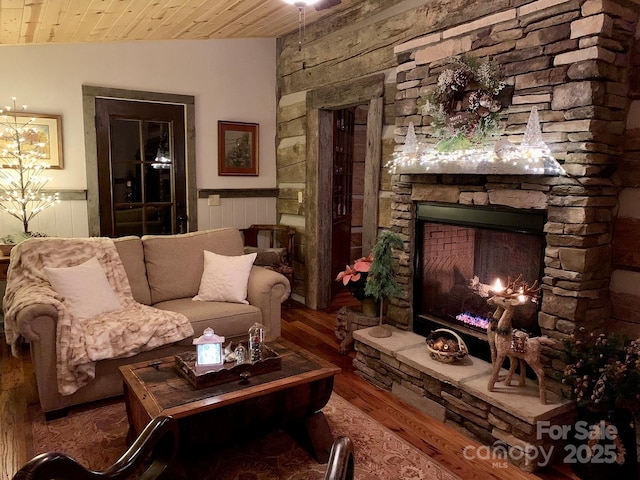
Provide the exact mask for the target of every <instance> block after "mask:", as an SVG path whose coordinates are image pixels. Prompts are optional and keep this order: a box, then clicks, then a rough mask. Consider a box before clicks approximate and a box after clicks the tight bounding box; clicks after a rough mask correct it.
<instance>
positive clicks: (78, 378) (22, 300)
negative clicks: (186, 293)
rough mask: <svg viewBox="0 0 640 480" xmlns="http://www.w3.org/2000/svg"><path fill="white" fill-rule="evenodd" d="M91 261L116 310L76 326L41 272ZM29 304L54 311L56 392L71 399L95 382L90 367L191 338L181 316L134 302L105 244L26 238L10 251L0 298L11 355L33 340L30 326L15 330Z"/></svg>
mask: <svg viewBox="0 0 640 480" xmlns="http://www.w3.org/2000/svg"><path fill="white" fill-rule="evenodd" d="M92 257H96V258H97V259H98V262H99V263H100V265H101V266H102V268H103V269H104V272H105V274H106V276H107V280H108V281H109V284H110V285H111V287H112V288H113V291H114V292H115V294H116V296H117V298H118V300H119V302H120V304H121V305H122V310H117V311H112V312H108V313H103V314H99V315H96V316H94V317H91V318H87V319H84V320H76V319H75V318H74V317H73V316H72V315H71V314H70V313H69V310H68V309H67V307H66V306H65V303H64V301H63V300H64V299H63V298H62V297H61V296H60V295H58V294H57V293H56V292H55V291H54V290H53V288H52V287H51V285H50V284H49V281H48V280H47V277H46V275H45V272H44V267H71V266H75V265H79V264H81V263H84V262H86V261H87V260H90V259H91V258H92ZM35 304H45V305H52V306H53V307H55V308H56V310H57V311H58V319H57V324H56V351H57V359H56V360H57V361H56V368H57V376H58V390H59V392H60V394H61V395H71V394H72V393H74V392H75V391H77V390H78V389H79V388H80V387H82V386H84V385H86V384H87V383H89V382H90V381H91V380H93V379H94V378H95V362H97V361H98V360H104V359H108V358H118V357H129V356H132V355H135V354H137V353H139V352H142V351H146V350H152V349H154V348H156V347H159V346H161V345H165V344H168V343H173V342H177V341H179V340H182V339H184V338H186V337H189V336H190V335H193V328H192V326H191V323H190V322H189V320H188V319H187V318H186V317H185V316H184V315H182V314H179V313H175V312H169V311H165V310H160V309H157V308H153V307H150V306H147V305H143V304H141V303H138V302H136V301H135V300H134V299H133V295H132V293H131V286H130V285H129V280H128V278H127V274H126V272H125V269H124V265H123V264H122V261H121V260H120V256H119V255H118V251H117V250H116V247H115V244H114V243H113V240H111V239H109V238H82V239H80V238H78V239H74V238H65V239H60V238H32V239H29V240H26V241H24V242H22V243H20V244H18V245H16V246H15V247H14V249H13V251H12V252H11V265H10V268H9V274H8V277H7V290H6V293H5V297H4V311H5V335H6V339H7V343H8V344H10V345H11V346H12V350H13V352H14V355H15V354H16V346H17V344H18V343H19V342H20V338H21V336H24V337H25V338H27V339H34V338H37V335H36V334H35V333H34V332H33V331H31V326H30V325H27V323H28V322H24V324H18V321H17V316H18V312H20V311H21V310H22V309H24V308H26V307H28V306H30V305H35Z"/></svg>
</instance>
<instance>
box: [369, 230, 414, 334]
mask: <svg viewBox="0 0 640 480" xmlns="http://www.w3.org/2000/svg"><path fill="white" fill-rule="evenodd" d="M403 247H404V243H403V242H402V238H400V236H399V235H398V234H397V233H393V232H389V231H384V232H382V233H381V234H380V236H379V237H378V241H377V242H376V244H375V246H374V247H373V263H372V264H371V269H370V270H369V273H368V276H367V285H366V287H365V294H367V295H371V296H372V297H373V298H375V299H376V300H377V301H379V302H380V325H382V314H383V311H382V306H383V305H382V304H383V301H384V299H385V298H390V297H394V296H396V295H398V294H399V293H400V292H401V289H400V285H398V282H396V280H395V278H393V256H392V249H393V248H395V249H397V250H400V249H402V248H403Z"/></svg>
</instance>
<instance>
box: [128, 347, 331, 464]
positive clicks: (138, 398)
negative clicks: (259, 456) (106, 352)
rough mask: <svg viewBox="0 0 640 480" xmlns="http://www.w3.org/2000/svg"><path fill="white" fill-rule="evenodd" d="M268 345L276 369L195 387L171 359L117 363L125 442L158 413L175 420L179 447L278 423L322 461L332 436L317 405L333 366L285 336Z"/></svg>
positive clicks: (217, 443)
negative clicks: (126, 426) (125, 424)
mask: <svg viewBox="0 0 640 480" xmlns="http://www.w3.org/2000/svg"><path fill="white" fill-rule="evenodd" d="M268 346H269V347H270V348H271V349H272V350H274V351H276V352H277V353H278V354H279V355H280V356H281V358H282V369H281V370H277V371H275V372H269V373H264V374H261V375H256V376H253V377H249V378H248V379H246V380H243V379H240V378H239V379H238V381H231V382H228V383H224V384H220V385H215V386H212V387H207V388H201V389H195V388H194V387H193V386H192V385H191V383H189V381H187V380H186V379H185V378H184V377H183V376H181V375H180V374H179V373H178V372H177V371H176V368H175V361H174V357H166V358H162V359H159V360H157V361H154V362H141V363H135V364H132V365H125V366H122V367H120V372H121V373H122V376H123V378H124V394H125V403H126V407H127V416H128V419H129V427H130V428H129V439H133V438H135V437H136V436H138V435H139V434H140V432H142V430H143V429H144V427H145V426H146V425H147V424H148V423H149V422H150V421H151V419H152V418H154V417H156V416H158V415H170V416H172V417H173V418H175V419H177V420H178V424H179V426H180V445H181V447H182V449H183V451H184V450H185V449H191V448H196V447H200V446H206V447H207V448H209V447H221V446H223V445H225V444H227V443H228V442H230V441H234V440H239V439H243V438H251V437H252V436H254V435H260V434H262V433H265V432H266V431H269V430H274V429H278V428H283V427H284V428H290V431H291V432H292V433H294V434H295V436H296V437H298V439H299V441H301V442H302V444H303V445H304V446H305V447H306V448H307V449H308V450H309V452H310V453H311V454H312V455H313V456H314V457H315V458H316V459H317V460H318V462H320V463H326V462H327V461H328V458H329V452H330V450H331V445H332V444H333V435H332V433H331V430H330V428H329V425H328V423H327V420H326V418H325V417H324V414H323V413H322V412H321V411H320V409H321V408H322V407H324V406H325V405H326V404H327V402H328V401H329V397H330V396H331V392H332V390H333V377H334V375H335V374H336V373H338V372H340V368H338V367H336V366H335V365H332V364H331V363H329V362H326V361H325V360H322V359H321V358H319V357H317V356H315V355H313V354H311V353H309V352H307V351H305V350H303V349H301V348H300V347H298V346H296V345H294V344H292V343H290V342H288V341H286V340H284V339H278V340H276V341H275V342H269V343H268Z"/></svg>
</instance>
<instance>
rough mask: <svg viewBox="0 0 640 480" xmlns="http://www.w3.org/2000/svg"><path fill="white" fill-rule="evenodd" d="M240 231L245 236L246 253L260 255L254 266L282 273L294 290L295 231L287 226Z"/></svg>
mask: <svg viewBox="0 0 640 480" xmlns="http://www.w3.org/2000/svg"><path fill="white" fill-rule="evenodd" d="M240 231H241V232H242V235H243V236H244V245H245V247H244V252H245V253H254V252H255V253H257V254H258V255H257V257H256V260H255V262H254V265H259V266H261V267H266V268H270V269H271V270H274V271H276V272H278V273H281V274H282V275H284V276H285V277H287V279H289V283H290V284H291V288H292V289H293V254H294V239H295V234H296V231H295V229H294V228H292V227H289V226H287V225H251V226H250V227H249V228H245V229H242V230H240Z"/></svg>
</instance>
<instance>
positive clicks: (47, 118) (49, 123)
mask: <svg viewBox="0 0 640 480" xmlns="http://www.w3.org/2000/svg"><path fill="white" fill-rule="evenodd" d="M6 115H7V117H8V120H9V121H10V122H12V121H13V117H14V116H15V118H16V121H17V123H18V125H19V126H22V125H27V124H28V126H29V130H28V132H27V133H26V134H25V135H23V137H24V142H23V144H22V148H23V149H25V150H29V149H37V148H40V149H41V151H42V153H43V154H44V155H43V157H42V160H43V161H45V162H46V163H48V164H49V167H50V168H58V169H61V168H62V167H63V163H62V115H49V114H42V113H26V112H11V113H7V114H6ZM8 141H9V140H8V139H6V138H4V137H3V136H0V151H2V150H4V149H5V148H6V144H7V142H8ZM11 141H12V140H11ZM36 144H42V147H38V146H37V145H36Z"/></svg>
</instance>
